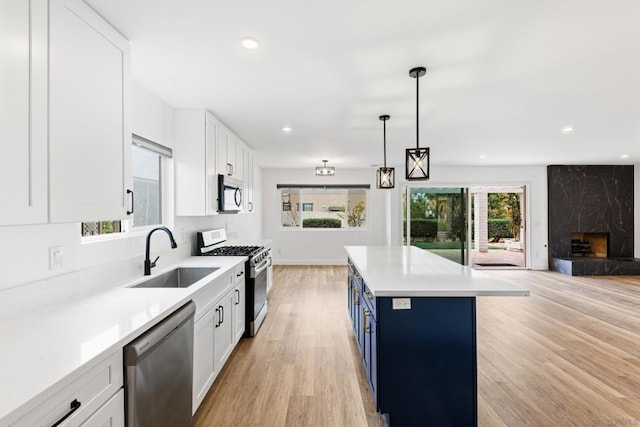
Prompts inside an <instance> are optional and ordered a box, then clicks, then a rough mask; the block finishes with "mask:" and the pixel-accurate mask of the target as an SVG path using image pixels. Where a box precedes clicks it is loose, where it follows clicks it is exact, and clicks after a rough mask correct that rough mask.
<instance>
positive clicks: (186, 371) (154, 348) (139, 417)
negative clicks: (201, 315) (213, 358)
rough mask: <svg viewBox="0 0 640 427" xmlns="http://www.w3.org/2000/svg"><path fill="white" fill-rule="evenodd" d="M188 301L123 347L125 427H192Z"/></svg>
mask: <svg viewBox="0 0 640 427" xmlns="http://www.w3.org/2000/svg"><path fill="white" fill-rule="evenodd" d="M195 312H196V305H195V304H194V303H193V301H189V302H188V303H187V304H185V305H183V306H182V307H181V308H179V309H178V310H176V311H175V312H173V313H172V314H170V315H169V316H168V317H167V318H165V319H164V320H162V321H161V322H160V323H159V324H157V325H156V326H154V327H153V328H151V329H150V330H149V331H147V332H145V333H144V334H142V335H141V336H140V337H138V338H136V339H135V340H134V341H132V342H131V343H129V344H128V345H127V346H126V347H125V348H124V367H125V377H126V379H125V413H126V425H127V427H147V426H148V427H155V426H175V427H191V426H193V417H192V415H191V409H192V407H191V396H192V393H193V390H192V389H193V317H194V314H195Z"/></svg>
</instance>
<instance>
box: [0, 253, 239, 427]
mask: <svg viewBox="0 0 640 427" xmlns="http://www.w3.org/2000/svg"><path fill="white" fill-rule="evenodd" d="M246 259H247V258H246V257H235V256H225V257H191V258H187V259H185V260H182V261H180V262H178V263H176V264H175V265H172V266H168V267H166V268H164V269H160V268H158V269H154V271H153V274H152V276H148V277H145V276H142V273H141V275H140V277H139V278H138V279H136V280H134V281H131V282H128V283H122V284H120V285H118V286H114V287H111V288H108V289H102V290H99V291H97V292H95V293H90V294H86V295H80V296H76V295H72V294H70V295H69V298H68V299H66V300H65V299H62V300H61V301H60V302H58V303H55V304H52V305H47V306H42V307H33V306H32V304H30V302H31V300H32V299H33V295H32V293H31V292H30V289H29V287H28V286H27V287H25V288H24V292H13V293H12V298H11V301H6V300H3V301H1V302H0V308H1V307H3V305H5V304H11V305H15V304H17V305H20V306H24V307H25V309H24V311H22V312H20V314H19V315H15V314H13V315H9V316H7V315H6V314H5V313H3V312H2V311H0V338H1V342H0V348H1V351H0V426H5V425H7V424H12V423H13V422H15V421H16V420H17V419H18V418H19V417H21V416H23V415H24V414H25V411H28V410H29V408H30V407H31V405H32V404H33V400H34V399H35V398H37V399H35V400H40V399H41V398H42V397H43V396H44V395H50V394H51V393H55V392H56V391H57V390H59V389H61V388H63V387H64V386H65V384H68V383H69V382H70V381H71V380H72V379H74V378H77V377H78V376H79V375H81V374H82V373H84V372H86V371H87V370H88V369H89V368H90V367H91V366H93V365H95V364H96V363H97V362H99V361H100V360H101V359H103V358H104V357H105V356H106V355H109V354H112V353H113V352H114V351H118V350H121V349H122V347H123V346H124V345H126V344H127V343H128V342H130V341H132V340H133V339H134V338H136V337H137V336H138V335H140V334H141V333H143V332H144V331H146V330H147V329H149V328H150V327H152V326H153V325H155V324H156V323H158V322H159V321H160V320H162V319H163V318H165V317H166V316H168V315H169V314H171V313H172V312H173V311H175V310H176V309H178V308H179V307H180V306H182V305H183V304H185V303H186V302H188V301H189V300H191V299H192V298H193V296H194V295H195V294H197V293H198V292H199V291H200V290H203V289H204V288H206V287H207V286H208V285H209V283H211V281H212V280H215V279H216V278H218V277H220V276H222V275H224V274H225V273H227V272H229V271H231V269H233V268H234V267H235V266H236V265H238V264H239V263H242V262H244V261H245V260H246ZM176 267H218V270H217V271H215V272H214V273H212V274H210V275H208V276H206V277H205V278H203V279H201V280H199V281H198V282H196V283H194V284H193V285H191V286H190V287H188V288H131V286H133V285H136V284H138V283H140V282H143V281H144V280H146V279H148V278H149V277H154V276H158V275H160V274H163V273H164V272H167V271H169V270H171V269H173V268H176Z"/></svg>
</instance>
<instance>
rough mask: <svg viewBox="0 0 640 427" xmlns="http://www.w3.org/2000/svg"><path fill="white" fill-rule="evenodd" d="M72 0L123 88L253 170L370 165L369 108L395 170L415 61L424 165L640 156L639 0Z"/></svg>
mask: <svg viewBox="0 0 640 427" xmlns="http://www.w3.org/2000/svg"><path fill="white" fill-rule="evenodd" d="M87 1H88V3H89V4H90V5H91V6H92V7H94V9H96V10H97V11H98V12H99V13H100V14H101V15H103V16H104V17H105V18H106V19H107V20H108V21H110V22H111V23H112V24H113V25H114V26H115V27H116V28H117V29H119V30H120V31H121V32H122V33H123V34H124V35H125V37H127V38H128V39H129V40H130V41H131V47H132V69H133V77H134V79H135V80H136V81H137V82H138V83H140V84H141V85H142V86H144V87H146V88H147V89H149V90H150V91H151V92H153V93H155V94H156V95H157V96H158V97H160V98H161V99H163V100H164V101H165V102H167V103H168V104H169V105H171V106H173V107H176V108H180V107H204V108H208V109H210V110H211V111H213V112H214V114H216V115H217V116H218V117H219V118H220V119H221V120H222V121H223V122H224V123H226V124H227V125H228V126H229V127H230V128H231V129H232V130H233V131H235V132H236V133H237V134H238V136H240V137H241V138H242V139H244V140H245V141H246V142H247V143H248V144H249V145H250V146H251V147H252V148H254V149H255V150H257V151H258V152H259V153H260V154H259V156H257V157H258V158H259V159H260V164H261V165H262V166H264V167H292V166H293V167H311V166H313V165H317V164H320V163H321V160H322V159H329V164H331V165H335V166H336V167H337V168H340V167H358V168H359V167H371V165H372V164H379V163H382V122H381V121H379V120H378V116H379V115H381V114H389V115H391V120H389V121H388V122H387V144H388V147H387V150H388V163H390V164H394V165H396V166H401V165H402V164H403V163H404V149H405V148H410V147H413V146H415V144H416V136H415V123H416V117H415V114H416V113H415V108H416V105H415V80H414V79H412V78H410V77H409V75H408V72H409V69H410V68H412V67H414V66H426V67H428V69H429V71H428V72H427V75H426V76H425V77H423V78H422V79H420V139H421V140H420V145H421V146H429V147H431V162H432V164H438V165H483V164H487V165H503V164H559V163H573V164H593V163H599V164H631V163H640V144H639V143H638V141H639V139H640V24H638V22H639V21H640V1H638V0H611V1H607V2H605V1H602V0H535V1H532V0H478V1H469V0H399V1H394V2H382V1H379V0H368V1H364V0H323V1H321V2H308V1H300V0H269V1H264V0H262V1H258V0H238V1H233V0H231V1H222V0H182V1H176V0H87ZM245 36H249V37H253V38H256V39H258V40H259V41H260V42H261V46H260V48H259V49H258V50H255V51H249V50H246V49H244V48H242V47H241V46H240V43H239V42H240V40H241V39H242V38H243V37H245ZM284 125H289V126H291V127H292V128H293V131H292V132H291V133H290V134H284V133H283V132H282V131H281V128H282V126H284ZM564 126H573V127H574V128H575V131H574V132H573V133H572V134H569V135H566V134H563V133H562V132H561V129H562V128H563V127H564ZM623 153H624V154H629V155H630V157H629V158H627V159H621V158H620V155H621V154H623ZM480 155H485V156H486V158H484V159H481V158H480ZM399 172H401V171H399Z"/></svg>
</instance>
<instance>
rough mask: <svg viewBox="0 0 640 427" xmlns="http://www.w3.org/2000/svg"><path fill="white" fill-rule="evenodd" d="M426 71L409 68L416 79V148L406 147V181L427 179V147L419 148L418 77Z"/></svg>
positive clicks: (423, 68)
mask: <svg viewBox="0 0 640 427" xmlns="http://www.w3.org/2000/svg"><path fill="white" fill-rule="evenodd" d="M426 73H427V69H426V68H425V67H415V68H412V69H411V70H409V76H411V77H413V78H414V79H416V148H407V149H406V163H405V169H406V170H405V178H406V179H407V180H408V181H420V180H422V181H425V180H427V179H429V147H425V148H420V114H419V112H420V109H419V108H420V103H419V89H420V83H419V82H420V77H422V76H424V75H425V74H426Z"/></svg>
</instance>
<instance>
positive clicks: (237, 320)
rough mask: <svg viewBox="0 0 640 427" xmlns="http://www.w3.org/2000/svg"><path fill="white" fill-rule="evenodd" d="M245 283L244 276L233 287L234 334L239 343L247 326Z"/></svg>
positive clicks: (235, 340)
mask: <svg viewBox="0 0 640 427" xmlns="http://www.w3.org/2000/svg"><path fill="white" fill-rule="evenodd" d="M244 292H245V285H244V276H242V280H240V281H239V282H237V283H236V286H235V288H233V293H234V294H235V295H234V301H233V334H234V336H235V338H234V342H235V343H236V344H237V343H238V341H240V338H242V336H243V335H244V326H245V311H246V307H245V298H246V297H245V293H244Z"/></svg>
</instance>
